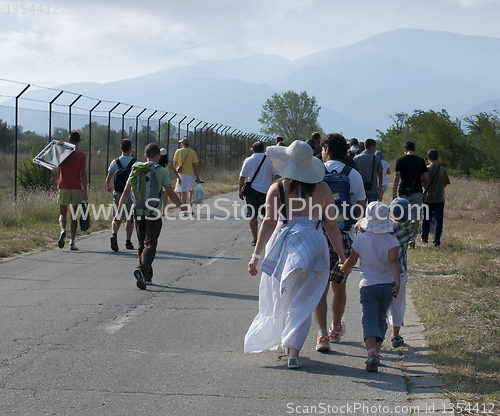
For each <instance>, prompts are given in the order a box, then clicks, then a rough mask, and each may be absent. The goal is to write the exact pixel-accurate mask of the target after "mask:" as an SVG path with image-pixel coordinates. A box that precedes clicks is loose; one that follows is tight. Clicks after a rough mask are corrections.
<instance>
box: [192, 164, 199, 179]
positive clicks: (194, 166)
mask: <svg viewBox="0 0 500 416" xmlns="http://www.w3.org/2000/svg"><path fill="white" fill-rule="evenodd" d="M193 171H194V177H195V178H196V182H198V183H201V179H200V175H199V172H198V163H193Z"/></svg>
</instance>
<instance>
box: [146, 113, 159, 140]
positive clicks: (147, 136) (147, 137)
mask: <svg viewBox="0 0 500 416" xmlns="http://www.w3.org/2000/svg"><path fill="white" fill-rule="evenodd" d="M157 112H158V110H155V111H154V113H153V114H151V115H150V116H149V117H148V132H147V134H146V145H148V144H149V119H150V118H151V117H153V116H154V115H155V114H156V113H157Z"/></svg>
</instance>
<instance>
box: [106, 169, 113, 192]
mask: <svg viewBox="0 0 500 416" xmlns="http://www.w3.org/2000/svg"><path fill="white" fill-rule="evenodd" d="M113 189H114V186H113V174H112V173H111V172H110V171H108V174H107V175H106V191H108V192H112V191H113Z"/></svg>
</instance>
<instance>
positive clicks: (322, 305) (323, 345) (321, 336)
mask: <svg viewBox="0 0 500 416" xmlns="http://www.w3.org/2000/svg"><path fill="white" fill-rule="evenodd" d="M328 285H329V284H327V285H326V288H325V292H324V293H323V296H322V297H321V299H320V301H319V302H318V306H316V309H314V318H315V319H316V325H318V337H317V339H316V351H329V350H330V336H329V335H328V330H327V329H326V314H327V312H328V306H327V301H326V297H327V295H328Z"/></svg>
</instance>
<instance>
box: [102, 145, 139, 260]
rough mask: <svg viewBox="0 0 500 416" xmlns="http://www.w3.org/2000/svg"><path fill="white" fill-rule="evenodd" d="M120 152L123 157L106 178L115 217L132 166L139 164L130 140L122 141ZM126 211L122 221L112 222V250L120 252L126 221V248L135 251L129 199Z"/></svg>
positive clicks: (111, 164) (112, 167) (114, 163)
mask: <svg viewBox="0 0 500 416" xmlns="http://www.w3.org/2000/svg"><path fill="white" fill-rule="evenodd" d="M120 150H121V151H122V155H121V156H120V157H119V158H117V159H114V160H113V161H112V162H111V163H110V165H109V168H108V175H107V176H106V190H107V191H108V192H113V217H116V207H117V205H118V202H119V201H120V198H121V196H122V193H123V191H124V189H125V186H126V185H127V180H128V177H129V176H130V173H131V172H132V166H133V165H134V164H135V163H137V160H136V159H134V158H133V157H132V156H131V155H130V154H131V153H132V142H131V141H130V140H129V139H124V140H122V142H121V144H120ZM125 207H126V210H125V209H124V211H125V212H122V215H121V219H120V220H118V221H114V220H113V221H112V223H111V238H110V242H111V250H113V251H118V250H119V247H118V237H117V234H118V230H119V229H120V225H121V223H122V221H126V226H125V248H126V249H127V250H133V249H134V245H133V244H132V241H131V238H132V232H133V231H134V221H133V217H132V200H131V199H130V198H129V199H128V201H127V202H126V204H125Z"/></svg>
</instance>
